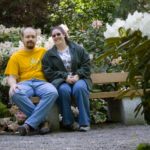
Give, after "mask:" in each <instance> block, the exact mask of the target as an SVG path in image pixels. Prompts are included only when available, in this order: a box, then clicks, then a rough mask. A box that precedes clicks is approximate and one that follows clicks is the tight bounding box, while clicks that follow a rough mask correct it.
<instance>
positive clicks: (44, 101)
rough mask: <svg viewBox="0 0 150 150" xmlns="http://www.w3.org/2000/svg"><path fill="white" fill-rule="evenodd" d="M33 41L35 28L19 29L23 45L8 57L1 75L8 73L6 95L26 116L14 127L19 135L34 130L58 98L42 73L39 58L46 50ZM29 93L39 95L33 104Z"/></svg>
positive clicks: (44, 118) (35, 38)
mask: <svg viewBox="0 0 150 150" xmlns="http://www.w3.org/2000/svg"><path fill="white" fill-rule="evenodd" d="M36 40H37V33H36V30H35V29H34V28H31V27H28V28H25V29H24V30H23V31H22V42H23V44H24V48H23V49H20V50H18V51H17V52H15V53H14V54H13V55H12V56H11V58H10V60H9V62H8V64H7V67H6V70H5V75H8V84H9V86H10V90H9V94H10V97H11V99H12V101H13V102H14V103H15V104H16V105H17V106H18V107H19V108H20V110H21V111H22V112H24V113H25V114H26V116H27V117H28V118H27V120H26V121H25V123H24V124H23V125H22V126H20V127H19V128H18V131H19V133H20V135H26V134H28V133H30V132H31V131H32V130H35V129H37V128H38V127H39V125H41V123H43V122H44V121H45V120H46V116H47V115H48V113H49V112H50V110H51V108H52V107H53V104H54V103H55V101H56V99H57V98H58V93H57V90H56V88H55V87H54V86H53V85H52V84H50V83H48V82H46V80H45V77H44V74H43V72H42V65H41V59H42V57H43V55H44V54H45V52H46V50H45V49H44V48H36V47H35V44H36ZM32 96H38V97H40V101H39V103H38V104H37V105H34V104H33V103H32V101H31V100H30V97H32Z"/></svg>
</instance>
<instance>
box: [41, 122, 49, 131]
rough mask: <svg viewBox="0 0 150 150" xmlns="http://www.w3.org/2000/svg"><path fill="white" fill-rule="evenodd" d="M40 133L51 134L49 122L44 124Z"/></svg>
mask: <svg viewBox="0 0 150 150" xmlns="http://www.w3.org/2000/svg"><path fill="white" fill-rule="evenodd" d="M39 132H40V134H46V133H49V132H50V126H49V122H47V121H45V122H43V124H42V125H41V128H40V131H39Z"/></svg>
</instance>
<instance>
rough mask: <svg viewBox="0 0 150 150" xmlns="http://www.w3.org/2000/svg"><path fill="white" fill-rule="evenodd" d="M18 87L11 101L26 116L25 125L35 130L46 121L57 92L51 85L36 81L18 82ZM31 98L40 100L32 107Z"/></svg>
mask: <svg viewBox="0 0 150 150" xmlns="http://www.w3.org/2000/svg"><path fill="white" fill-rule="evenodd" d="M18 85H19V87H20V89H16V91H15V93H14V94H13V95H12V96H11V99H12V101H13V102H14V103H15V104H16V105H17V106H18V107H19V108H20V110H21V111H22V112H24V113H25V114H26V115H27V117H28V118H27V120H26V121H25V123H27V124H29V125H30V126H31V127H33V128H34V129H36V128H38V126H39V125H40V124H41V123H42V122H43V121H45V120H46V117H47V115H48V114H49V112H50V110H51V108H52V106H53V104H54V103H55V101H56V99H57V98H58V92H57V90H56V88H55V87H54V86H53V85H52V84H50V83H48V82H46V81H42V80H37V79H32V80H27V81H23V82H19V83H18ZM32 96H38V97H39V98H40V101H39V103H38V104H37V105H34V104H33V103H32V101H31V100H30V97H32Z"/></svg>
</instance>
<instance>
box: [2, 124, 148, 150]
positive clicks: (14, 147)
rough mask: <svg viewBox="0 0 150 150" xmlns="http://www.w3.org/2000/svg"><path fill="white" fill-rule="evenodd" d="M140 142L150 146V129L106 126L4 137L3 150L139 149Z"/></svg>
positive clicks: (142, 126) (145, 126) (144, 126)
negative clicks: (76, 130) (83, 130)
mask: <svg viewBox="0 0 150 150" xmlns="http://www.w3.org/2000/svg"><path fill="white" fill-rule="evenodd" d="M139 143H150V126H148V125H135V126H125V125H121V124H109V125H107V124H105V125H101V126H100V127H93V128H92V129H91V130H90V131H89V132H85V133H83V132H64V131H60V132H53V133H50V134H47V135H33V136H18V135H0V150H135V149H136V146H137V145H138V144H139Z"/></svg>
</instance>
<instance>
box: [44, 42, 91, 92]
mask: <svg viewBox="0 0 150 150" xmlns="http://www.w3.org/2000/svg"><path fill="white" fill-rule="evenodd" d="M68 46H69V50H70V54H71V71H72V72H73V74H78V75H79V78H80V79H84V80H85V81H86V83H87V85H88V88H89V90H90V89H91V87H92V82H91V78H90V74H91V71H90V58H89V55H88V53H87V52H86V51H85V49H84V48H83V47H81V46H80V45H78V44H76V43H73V42H69V44H68ZM42 66H43V71H44V74H45V77H46V79H47V80H48V81H49V82H51V83H52V84H53V85H55V86H56V87H58V86H59V85H60V84H61V83H63V82H65V80H66V78H67V76H68V72H67V70H66V68H65V66H64V64H63V62H62V60H61V58H60V57H59V55H58V53H57V48H56V46H54V47H53V48H52V49H50V50H48V51H47V52H46V54H45V55H44V57H43V60H42Z"/></svg>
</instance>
